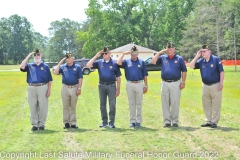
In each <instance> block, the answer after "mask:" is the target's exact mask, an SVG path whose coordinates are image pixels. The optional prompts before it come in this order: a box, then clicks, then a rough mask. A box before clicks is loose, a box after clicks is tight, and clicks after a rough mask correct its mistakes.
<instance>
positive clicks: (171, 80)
mask: <svg viewBox="0 0 240 160" xmlns="http://www.w3.org/2000/svg"><path fill="white" fill-rule="evenodd" d="M179 80H180V79H170V80H165V79H163V81H165V82H168V83H170V82H176V81H179Z"/></svg>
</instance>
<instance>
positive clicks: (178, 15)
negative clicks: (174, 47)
mask: <svg viewBox="0 0 240 160" xmlns="http://www.w3.org/2000/svg"><path fill="white" fill-rule="evenodd" d="M194 2H195V0H172V1H167V0H102V1H101V2H99V1H98V0H90V1H89V6H88V9H87V10H86V14H87V15H88V17H89V19H90V26H89V29H88V31H86V32H83V31H82V32H79V33H78V40H84V41H85V43H84V46H83V54H84V56H85V57H92V56H93V55H94V54H95V53H96V52H97V51H98V50H100V49H101V48H102V47H103V46H104V45H109V46H110V47H111V48H112V49H113V48H117V47H120V46H122V45H125V44H128V43H136V44H139V45H142V46H145V47H149V48H152V49H155V50H159V49H162V48H163V47H165V46H166V43H167V42H168V41H173V42H174V43H176V44H178V42H179V41H180V40H181V38H182V29H184V26H185V22H184V21H183V20H184V19H185V18H186V17H187V16H188V13H189V12H191V10H192V7H193V4H194Z"/></svg>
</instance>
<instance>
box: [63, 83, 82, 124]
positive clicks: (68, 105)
mask: <svg viewBox="0 0 240 160" xmlns="http://www.w3.org/2000/svg"><path fill="white" fill-rule="evenodd" d="M76 92H77V85H76V87H74V88H68V87H67V86H66V85H65V84H63V85H62V103H63V124H65V123H69V124H70V125H76V123H77V118H76V104H77V100H78V96H76Z"/></svg>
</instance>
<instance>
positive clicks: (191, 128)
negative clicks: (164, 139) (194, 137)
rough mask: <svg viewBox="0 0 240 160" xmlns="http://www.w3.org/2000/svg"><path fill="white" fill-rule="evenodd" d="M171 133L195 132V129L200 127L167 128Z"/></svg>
mask: <svg viewBox="0 0 240 160" xmlns="http://www.w3.org/2000/svg"><path fill="white" fill-rule="evenodd" d="M168 128H169V129H170V130H171V131H175V130H184V131H190V132H192V131H196V130H197V129H200V127H186V126H178V127H168Z"/></svg>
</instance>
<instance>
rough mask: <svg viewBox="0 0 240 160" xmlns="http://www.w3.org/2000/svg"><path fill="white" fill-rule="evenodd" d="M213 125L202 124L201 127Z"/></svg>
mask: <svg viewBox="0 0 240 160" xmlns="http://www.w3.org/2000/svg"><path fill="white" fill-rule="evenodd" d="M211 126H212V125H211V124H209V123H205V124H202V125H201V127H211Z"/></svg>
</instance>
